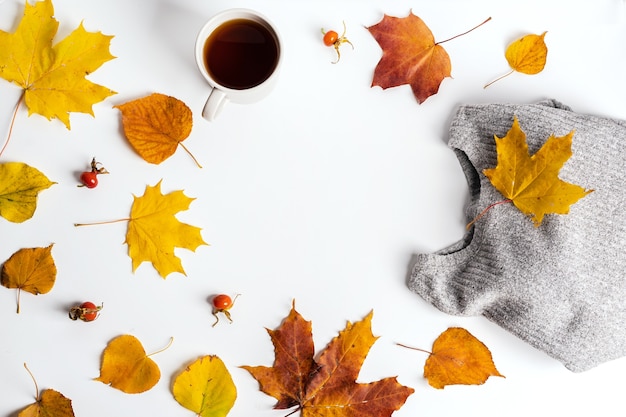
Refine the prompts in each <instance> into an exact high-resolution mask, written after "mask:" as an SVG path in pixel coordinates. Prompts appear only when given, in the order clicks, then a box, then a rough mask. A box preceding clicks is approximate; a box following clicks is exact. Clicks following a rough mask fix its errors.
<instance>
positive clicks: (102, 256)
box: [0, 0, 626, 417]
mask: <svg viewBox="0 0 626 417" xmlns="http://www.w3.org/2000/svg"><path fill="white" fill-rule="evenodd" d="M624 4H625V3H624V2H623V1H620V0H596V1H593V2H591V1H585V0H580V1H573V0H567V1H549V0H535V1H524V2H513V1H502V0H498V1H496V0H493V1H491V0H474V1H467V0H458V1H454V0H447V1H424V0H413V1H406V0H402V1H400V0H397V1H371V0H340V1H338V0H334V1H321V0H316V1H303V0H301V1H297V0H291V1H287V0H281V1H278V0H265V1H246V0H228V1H226V0H211V1H192V0H132V1H128V0H123V1H122V0H107V1H97V0H55V2H54V5H55V11H56V18H57V20H59V21H60V28H59V32H58V37H57V39H56V40H55V42H56V41H58V40H60V39H62V38H63V37H65V36H66V35H67V34H69V33H70V32H71V31H72V30H73V29H74V28H75V27H77V26H78V25H79V23H80V22H81V21H82V22H83V23H84V26H85V28H86V29H87V30H89V31H102V32H103V33H104V34H107V35H114V36H115V38H114V39H113V40H112V44H111V52H112V53H113V55H115V56H116V57H117V59H115V60H113V61H110V62H108V63H105V64H104V65H103V66H102V67H101V68H100V69H98V70H97V71H96V72H94V73H93V74H92V75H91V76H89V79H91V80H92V81H94V82H97V83H99V84H102V85H105V86H107V87H109V88H111V89H113V90H115V91H117V92H118V94H117V95H115V96H112V97H110V98H108V99H107V100H105V101H104V102H102V103H99V104H97V105H95V106H94V112H95V118H94V117H91V116H89V115H84V114H77V113H73V114H72V115H71V124H72V128H71V130H67V129H66V128H65V127H64V125H63V124H62V123H61V122H59V121H58V120H53V121H48V120H46V119H45V118H44V117H41V116H39V115H32V116H30V117H29V116H28V114H27V110H26V109H25V108H23V107H22V108H21V109H20V110H19V112H18V115H17V119H16V122H15V128H14V130H13V135H12V137H11V141H10V143H9V145H8V147H7V149H6V151H5V153H4V154H3V155H2V156H1V157H0V162H8V161H20V162H25V163H28V164H29V165H31V166H34V167H36V168H38V169H39V170H41V171H42V172H43V173H44V174H46V175H47V176H48V177H49V178H50V179H51V180H52V181H55V182H57V184H56V185H54V186H52V187H51V188H50V189H48V190H46V191H43V192H42V193H41V194H40V197H39V202H38V207H37V211H36V213H35V215H34V217H33V218H32V219H31V220H28V221H26V222H24V223H21V224H13V223H10V222H8V221H6V220H5V219H3V218H0V263H2V262H4V261H5V260H6V259H8V257H9V256H10V255H11V254H13V253H14V252H15V251H17V250H19V249H21V248H27V247H43V246H48V245H50V244H51V243H54V248H53V251H52V254H53V257H54V259H55V261H56V264H57V267H58V276H57V281H56V284H55V286H54V288H53V290H52V291H51V292H50V293H49V294H46V295H39V296H37V297H35V296H33V295H31V294H28V293H23V294H22V301H21V307H22V312H21V313H20V314H19V315H18V314H16V313H15V303H16V293H15V291H14V290H8V289H5V288H0V398H1V400H0V417H8V416H14V415H16V413H17V411H19V410H20V409H21V408H23V407H25V406H26V405H28V404H30V403H32V402H33V401H34V387H33V385H32V381H31V379H30V377H29V376H28V374H27V373H26V371H25V370H24V368H23V366H22V365H23V363H24V362H26V363H28V365H29V368H30V369H31V370H32V371H33V373H34V374H35V376H36V377H37V380H38V382H39V385H40V388H48V387H49V388H54V389H56V390H58V391H60V392H61V393H63V394H64V395H65V396H67V397H69V398H71V399H72V400H73V406H74V410H75V413H76V415H77V416H90V417H111V416H170V417H172V416H189V415H192V413H191V412H189V411H187V410H186V409H184V408H182V407H181V406H180V405H179V404H178V403H177V402H176V401H175V400H174V398H173V396H172V394H171V383H172V378H173V376H175V375H176V374H177V373H178V372H179V371H180V370H181V369H182V367H183V366H184V365H186V364H188V363H189V362H190V361H193V360H195V359H196V358H197V357H199V356H201V355H205V354H215V355H218V356H220V357H221V358H222V359H223V360H224V362H225V363H226V365H227V367H228V368H229V370H230V372H231V373H232V376H233V378H234V381H235V383H236V385H237V388H238V392H239V394H238V399H237V402H236V404H235V406H234V408H233V409H232V411H231V413H230V415H231V416H235V417H243V416H246V417H249V416H276V417H279V416H284V415H285V414H287V412H286V411H285V410H277V411H276V410H272V407H273V405H274V403H275V400H274V399H273V398H271V397H269V396H267V395H265V394H263V393H262V392H260V391H259V390H258V385H257V383H256V381H255V380H254V379H253V378H252V377H251V376H250V375H249V374H248V373H247V372H246V371H244V370H242V369H240V368H239V366H241V365H268V366H269V365H271V364H272V362H273V359H274V356H273V346H272V344H271V342H270V340H269V337H268V335H267V333H266V331H265V328H266V327H267V328H276V327H277V326H278V325H279V324H280V322H281V320H282V318H283V317H285V316H286V315H287V313H288V312H289V309H290V306H291V303H292V300H294V299H295V301H296V308H297V310H298V311H299V312H300V313H301V314H302V315H303V316H304V317H305V318H306V319H308V320H311V321H312V322H313V334H314V339H315V343H316V349H317V350H318V351H319V350H321V349H322V348H323V347H324V346H325V345H326V343H328V342H329V341H330V340H331V338H332V337H334V336H335V335H336V334H337V332H338V331H340V330H342V329H343V328H344V326H345V324H346V321H358V320H360V319H362V318H363V317H364V316H365V315H367V313H368V312H369V311H370V310H373V311H374V317H373V324H372V327H373V332H374V334H375V335H378V336H380V338H379V339H378V341H377V342H376V343H375V344H374V346H373V348H372V349H371V351H370V353H369V356H368V358H367V360H366V361H365V364H364V366H363V369H362V372H361V374H360V378H359V380H360V381H362V382H369V381H373V380H378V379H380V378H383V377H387V376H395V375H397V376H398V379H399V381H400V382H401V383H402V384H404V385H408V386H410V387H413V388H415V393H414V394H413V395H412V396H410V397H409V399H408V400H407V402H406V404H405V406H404V407H403V408H402V409H400V410H399V411H397V412H396V413H394V416H398V417H402V416H417V415H434V413H438V414H439V415H445V416H453V415H459V414H460V413H462V414H463V415H467V416H478V415H480V416H485V417H487V416H501V415H508V416H518V415H520V416H521V415H552V414H554V415H582V414H585V413H587V414H589V415H616V413H619V412H621V410H622V404H623V375H624V373H625V372H626V360H625V359H622V360H617V361H614V362H611V363H607V364H604V365H602V366H599V367H597V368H595V369H593V370H591V371H588V372H585V373H582V374H574V373H571V372H570V371H568V370H566V369H565V368H564V367H563V366H562V365H561V364H560V363H558V362H557V361H555V360H554V359H551V358H550V357H548V356H546V355H545V354H544V353H542V352H539V351H537V350H535V349H533V348H532V347H530V346H529V345H527V344H525V343H524V342H522V341H520V340H519V339H517V338H516V337H514V336H512V335H511V334H509V333H507V332H506V331H504V330H502V329H500V328H499V327H497V326H496V325H495V324H493V323H491V322H489V321H487V320H486V319H484V318H482V317H453V316H448V315H445V314H443V313H441V312H439V311H438V310H436V309H435V308H433V307H432V306H430V305H429V304H427V303H426V302H425V301H423V300H422V299H421V298H419V297H418V296H417V295H415V294H413V293H411V292H410V291H409V290H408V289H407V287H406V285H405V280H406V274H407V266H408V264H409V261H410V259H411V255H412V254H414V253H417V252H432V251H435V250H438V249H441V248H443V247H445V246H447V245H449V244H451V243H453V242H455V241H457V240H458V239H460V238H461V237H462V236H463V233H464V225H465V219H464V216H463V207H464V204H465V201H466V199H467V197H468V193H467V185H466V181H465V178H464V176H463V173H462V172H461V169H460V166H459V164H458V162H457V160H456V158H455V156H454V154H453V152H452V151H451V150H450V149H448V148H447V146H446V143H447V139H448V137H447V129H448V126H449V122H450V120H451V117H452V115H453V113H454V111H455V109H456V107H457V106H458V105H460V104H464V103H488V102H517V103H531V102H535V101H538V100H541V99H544V98H555V99H557V100H560V101H562V102H564V103H565V104H568V105H570V106H571V107H573V109H574V110H576V111H579V112H583V113H593V114H598V115H604V116H611V117H616V118H621V119H626V100H625V99H624V97H625V93H626V89H625V84H626V83H625V82H624V77H623V71H624V68H625V67H626V48H625V47H624V44H625V42H624V41H625V40H626V17H625V13H626V12H625V5H624ZM23 7H24V4H23V1H18V0H5V1H4V2H2V3H1V4H0V28H1V29H2V30H5V31H9V32H13V31H14V30H15V28H16V26H17V23H18V21H19V19H20V18H21V16H22V13H23ZM229 7H251V8H255V9H257V10H259V11H261V12H262V13H264V14H265V15H267V16H268V17H269V18H270V19H271V20H272V21H274V23H275V24H276V25H277V26H278V28H279V30H280V32H281V34H282V37H283V40H284V54H285V55H284V62H283V64H284V65H283V67H282V70H281V78H280V80H279V83H278V85H277V87H276V89H275V90H274V91H273V93H272V94H271V95H270V96H269V97H267V98H266V99H265V100H263V101H262V102H259V103H257V104H253V105H245V106H243V105H235V104H230V105H227V107H226V108H225V109H224V111H223V112H222V114H221V115H220V117H219V119H218V120H217V121H215V122H207V121H204V120H203V119H202V118H201V116H200V113H201V109H202V106H203V104H204V101H205V99H206V97H207V94H208V86H207V85H206V84H205V82H204V80H203V79H202V77H201V76H200V74H199V72H198V71H197V69H196V64H195V62H194V57H193V50H194V42H195V36H196V33H197V31H198V30H199V29H200V27H201V26H202V25H203V23H204V21H205V20H206V19H208V18H209V17H210V16H211V15H213V14H214V13H216V12H218V11H220V10H222V9H226V8H229ZM410 10H413V12H414V13H415V14H416V15H418V16H420V17H421V18H422V19H423V20H424V21H425V22H426V24H427V25H429V27H430V28H431V30H432V31H433V33H434V35H435V38H436V39H437V40H443V39H447V38H449V37H451V36H454V35H456V34H458V33H461V32H464V31H466V30H467V29H469V28H471V27H473V26H474V25H476V24H478V23H480V22H482V21H483V20H485V19H486V18H487V17H489V16H491V17H492V18H493V19H492V21H490V22H489V23H487V24H486V25H484V26H483V27H481V28H480V29H478V30H476V31H474V32H472V33H471V34H469V35H466V36H464V37H461V38H458V39H456V40H454V41H451V42H448V43H445V44H444V45H443V46H444V47H445V48H446V50H447V51H448V53H449V54H450V57H451V60H452V78H448V79H446V80H444V82H443V83H442V85H441V88H440V90H439V93H438V94H437V95H435V96H433V97H431V98H429V99H428V100H427V101H426V102H425V103H424V104H422V105H418V103H417V102H416V100H415V98H414V97H413V95H412V93H411V90H410V88H409V87H408V86H402V87H398V88H393V89H389V90H386V91H383V90H381V89H380V88H378V87H375V88H371V87H370V86H371V83H372V76H373V71H374V68H375V66H376V64H377V62H378V60H379V59H380V56H381V50H380V48H379V46H378V44H377V43H376V41H375V40H374V39H373V37H372V36H371V35H370V34H369V32H368V31H367V30H366V27H367V26H371V25H374V24H376V23H378V22H379V21H380V20H381V19H382V17H383V14H385V13H386V14H389V15H392V16H398V17H404V16H406V15H408V13H409V12H410ZM344 20H345V22H346V24H347V27H348V32H347V36H348V38H349V39H350V40H351V41H352V43H353V44H354V46H355V48H354V51H352V50H351V49H350V47H349V46H348V45H344V47H342V59H341V62H340V63H339V64H337V65H332V64H331V61H333V60H334V59H335V55H334V51H333V50H332V48H327V47H325V46H324V45H323V44H322V41H321V33H320V28H321V27H324V28H326V29H336V30H339V31H340V30H341V22H342V21H344ZM543 31H548V33H547V35H546V38H545V39H546V42H547V44H548V47H549V55H548V63H547V66H546V68H545V70H544V71H543V72H542V73H540V74H538V75H534V76H528V75H522V74H514V75H512V76H510V77H508V78H506V79H504V80H502V81H500V82H498V83H496V84H494V85H493V86H491V87H490V88H488V89H486V90H485V89H483V85H484V84H485V83H487V82H488V81H491V80H492V79H494V78H496V77H497V76H499V75H501V74H503V73H505V72H507V71H508V69H509V68H508V65H507V63H506V61H505V59H504V49H505V48H506V46H507V45H508V44H509V43H510V42H512V41H513V40H515V39H517V38H518V37H520V36H522V35H525V34H528V33H542V32H543ZM153 92H159V93H163V94H167V95H171V96H174V97H176V98H178V99H180V100H182V101H184V102H185V103H186V104H187V105H188V106H189V107H190V108H191V109H192V111H193V112H194V127H193V131H192V133H191V136H190V137H189V138H188V139H187V140H186V142H185V146H187V147H188V148H189V149H190V150H191V151H192V152H193V154H194V155H195V156H196V157H197V158H198V160H199V161H200V163H201V164H202V165H203V168H202V169H199V168H198V167H197V166H196V165H195V164H194V163H193V161H192V160H191V159H190V158H189V156H188V155H187V154H186V153H185V152H184V151H183V150H182V149H180V150H178V151H177V152H176V154H174V155H173V156H172V157H171V158H170V159H168V160H167V161H165V162H163V163H162V164H160V165H151V164H149V163H147V162H145V161H144V160H142V159H141V158H140V157H139V156H138V155H137V154H136V153H135V152H134V151H133V150H132V148H130V146H129V145H128V143H127V142H126V139H125V138H124V136H123V134H122V133H121V127H120V114H119V111H118V110H116V109H114V108H113V106H114V105H116V104H121V103H124V102H126V101H129V100H133V99H136V98H140V97H143V96H146V95H148V94H151V93H153ZM19 94H20V90H19V88H17V87H15V86H14V85H12V84H9V83H8V82H5V81H4V80H0V130H1V132H2V134H1V136H2V143H3V142H4V138H5V136H6V132H7V130H8V126H9V121H10V116H11V114H12V111H13V107H14V105H15V103H16V101H17V99H18V97H19ZM93 156H96V158H97V159H98V160H99V161H101V162H102V163H103V164H104V166H105V167H106V168H107V169H108V170H109V171H110V172H111V174H110V175H107V176H102V177H99V178H100V185H99V186H98V188H96V189H93V190H89V189H86V188H78V187H77V186H76V185H77V183H78V179H77V177H78V174H79V173H80V172H81V171H83V170H85V169H86V168H87V167H88V164H89V162H90V160H91V158H92V157H93ZM161 179H162V180H163V182H162V190H163V192H170V191H174V190H181V189H182V190H184V191H185V194H186V195H188V196H190V197H193V198H196V200H195V201H194V202H193V203H192V204H191V207H190V209H189V210H188V211H185V212H182V213H180V214H179V216H178V218H179V219H180V220H182V221H185V222H187V223H190V224H192V225H195V226H199V227H201V228H202V236H203V238H204V240H205V241H207V242H208V243H210V246H201V247H200V248H198V250H197V251H196V252H195V253H193V252H190V251H188V250H179V251H177V255H178V256H179V257H180V258H181V259H182V262H183V266H184V268H185V270H186V272H187V276H184V275H182V274H172V275H170V276H169V277H168V278H167V279H166V280H163V279H162V278H160V277H159V276H158V274H157V273H156V271H155V270H154V269H153V267H152V266H151V265H150V264H147V263H146V264H143V265H142V266H140V267H139V268H138V270H137V271H136V272H135V273H134V274H133V273H132V271H131V260H130V258H129V257H128V255H127V247H126V245H124V244H123V242H124V238H125V233H126V225H125V224H124V223H118V224H111V225H106V226H95V227H89V228H75V227H74V226H73V224H74V223H75V222H90V221H101V220H112V219H116V218H121V217H126V216H127V215H128V214H129V212H130V207H131V204H132V199H133V195H137V196H140V195H143V192H144V189H145V187H146V185H154V184H156V183H157V182H158V181H159V180H161ZM216 293H228V294H232V295H234V294H236V293H241V294H242V295H241V297H239V299H238V300H237V303H236V305H235V307H234V308H233V310H232V315H233V318H234V323H233V324H231V325H229V324H228V323H227V322H225V321H224V322H223V323H222V322H221V323H219V325H218V326H216V327H214V328H212V327H211V324H212V323H213V317H212V316H211V306H210V298H211V296H212V295H214V294H216ZM85 300H91V301H93V302H95V303H100V302H104V310H103V311H102V315H101V317H100V318H99V319H98V320H97V321H95V322H92V323H83V322H73V321H71V320H69V319H68V317H67V310H68V308H69V307H70V306H72V305H74V304H76V303H79V302H81V301H85ZM450 326H462V327H465V328H466V329H468V330H469V331H470V332H472V333H473V334H474V335H475V336H477V337H478V338H479V339H481V340H482V341H483V342H484V343H485V344H486V345H487V346H488V347H489V348H490V350H491V352H492V354H493V357H494V360H495V363H496V366H497V367H498V369H499V371H500V372H501V373H502V374H504V375H506V379H503V378H491V379H489V380H488V381H487V383H486V384H485V385H482V386H453V387H447V388H445V389H444V390H435V389H433V388H431V387H429V386H428V384H427V383H426V381H425V380H424V378H423V376H422V373H423V364H424V361H425V359H426V357H425V355H423V354H421V353H419V352H414V351H410V350H406V349H403V348H400V347H397V346H396V345H395V343H396V342H401V343H405V344H409V345H413V346H417V347H421V348H425V349H429V348H430V347H431V344H432V342H433V341H434V339H435V338H436V337H437V336H438V335H439V334H440V333H441V332H442V331H444V330H445V329H446V328H448V327H450ZM121 334H132V335H134V336H136V337H137V338H139V340H140V341H141V342H142V343H143V345H144V347H145V348H146V350H147V351H148V352H151V351H156V350H158V349H160V348H161V347H163V346H164V345H166V344H167V342H168V340H169V339H170V337H173V338H174V342H173V345H172V346H171V347H170V348H169V349H168V350H167V351H165V352H162V353H160V354H158V355H156V356H154V357H153V359H154V360H155V361H156V363H157V364H158V365H159V367H160V369H161V372H162V377H161V380H160V382H159V383H158V384H157V385H156V386H155V387H154V388H153V389H151V390H150V391H148V392H146V393H143V394H138V395H129V394H124V393H122V392H121V391H118V390H115V389H113V388H111V387H108V386H106V385H104V384H102V383H100V382H96V381H93V378H95V377H97V376H98V375H99V366H100V359H101V353H102V351H103V349H104V348H105V346H106V344H107V343H108V342H109V341H110V340H111V339H112V338H114V337H116V336H118V335H121ZM618 410H620V411H618Z"/></svg>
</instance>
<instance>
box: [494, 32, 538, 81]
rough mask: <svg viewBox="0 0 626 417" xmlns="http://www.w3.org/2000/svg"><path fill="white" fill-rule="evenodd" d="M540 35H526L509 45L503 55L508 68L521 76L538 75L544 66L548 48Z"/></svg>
mask: <svg viewBox="0 0 626 417" xmlns="http://www.w3.org/2000/svg"><path fill="white" fill-rule="evenodd" d="M545 36H546V32H543V33H542V34H541V35H533V34H531V35H526V36H523V37H521V38H519V39H518V40H516V41H515V42H513V43H511V44H510V45H509V46H508V48H506V51H505V53H504V57H505V58H506V60H507V62H508V63H509V66H510V67H511V68H513V69H514V70H515V71H517V72H521V73H522V74H531V75H532V74H538V73H540V72H541V71H543V68H544V67H545V66H546V60H547V57H548V47H547V46H546V42H545V41H544V38H545Z"/></svg>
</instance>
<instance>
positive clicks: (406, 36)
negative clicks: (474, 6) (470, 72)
mask: <svg viewBox="0 0 626 417" xmlns="http://www.w3.org/2000/svg"><path fill="white" fill-rule="evenodd" d="M490 19H491V18H488V19H487V20H485V21H484V22H483V23H481V24H480V25H478V26H476V27H474V28H473V29H470V30H469V31H467V32H465V33H462V34H460V35H456V36H454V37H452V38H449V39H446V40H444V41H441V42H435V37H434V36H433V34H432V32H431V31H430V29H429V28H428V26H426V24H425V23H424V21H423V20H422V19H420V18H419V17H417V16H416V15H414V14H413V12H412V11H411V12H410V13H409V15H408V16H407V17H404V18H398V17H392V16H388V15H386V14H385V15H384V16H383V19H382V20H381V21H380V22H379V23H377V24H375V25H373V26H370V27H368V28H367V29H368V30H369V32H370V33H371V34H372V36H373V37H374V39H376V41H377V42H378V44H379V45H380V47H381V48H382V50H383V56H382V58H381V59H380V61H379V62H378V65H376V69H375V71H374V79H373V81H372V87H374V86H380V87H382V88H383V89H387V88H390V87H397V86H400V85H403V84H410V85H411V89H412V90H413V94H414V95H415V98H416V99H417V101H418V103H423V102H424V100H426V99H427V98H428V97H430V96H432V95H434V94H437V92H438V91H439V86H440V85H441V82H442V81H443V80H444V79H445V78H446V77H450V76H451V71H452V64H451V62H450V57H449V56H448V53H447V52H446V50H445V49H444V48H443V47H442V46H441V44H442V43H444V42H447V41H450V40H452V39H455V38H457V37H459V36H462V35H465V34H466V33H469V32H471V31H472V30H474V29H476V28H477V27H479V26H481V25H483V24H484V23H486V22H488V21H489V20H490Z"/></svg>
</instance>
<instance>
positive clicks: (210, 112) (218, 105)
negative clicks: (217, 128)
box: [202, 87, 228, 121]
mask: <svg viewBox="0 0 626 417" xmlns="http://www.w3.org/2000/svg"><path fill="white" fill-rule="evenodd" d="M227 101H228V97H227V96H226V94H224V92H223V91H221V90H219V89H217V88H215V87H214V88H212V89H211V93H210V94H209V98H208V99H207V101H206V103H205V105H204V109H202V117H204V118H205V119H207V120H208V121H213V120H215V118H216V117H217V115H218V114H219V113H220V111H222V108H223V107H224V104H226V102H227Z"/></svg>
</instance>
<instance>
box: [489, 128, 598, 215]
mask: <svg viewBox="0 0 626 417" xmlns="http://www.w3.org/2000/svg"><path fill="white" fill-rule="evenodd" d="M573 136H574V131H572V132H570V133H568V134H567V135H565V136H560V137H557V136H554V135H551V136H550V137H549V138H548V140H547V141H546V142H545V143H544V144H543V146H542V147H541V149H539V150H538V151H537V152H536V153H535V154H534V155H532V156H530V154H529V152H528V144H527V143H526V134H525V133H524V132H523V131H522V129H521V128H520V125H519V121H518V120H517V117H515V118H514V120H513V125H512V127H511V129H510V130H509V131H508V133H507V134H506V135H505V136H504V137H502V138H499V137H497V136H494V137H495V141H496V152H497V161H498V162H497V165H496V167H495V168H489V169H485V170H484V171H483V173H484V174H485V176H486V177H487V178H489V180H490V181H491V183H492V184H493V186H494V187H495V188H496V189H497V190H498V191H500V192H501V193H502V195H503V196H504V197H505V198H506V199H507V200H510V201H512V202H513V204H514V205H515V207H517V208H518V209H519V210H520V211H521V212H522V213H524V214H526V215H529V216H531V218H532V220H533V222H534V223H535V226H539V225H540V224H541V222H542V221H543V217H544V216H545V215H546V214H567V213H568V212H569V207H570V205H572V204H574V203H575V202H577V201H578V200H579V199H581V198H583V197H584V196H586V195H587V194H589V193H591V192H592V191H593V190H585V189H584V188H582V187H580V186H578V185H575V184H570V183H568V182H565V181H563V180H561V179H560V178H559V177H558V175H559V171H560V170H561V167H562V166H563V164H564V163H565V162H566V161H567V160H568V159H569V158H570V156H572V150H571V147H572V137H573Z"/></svg>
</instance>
